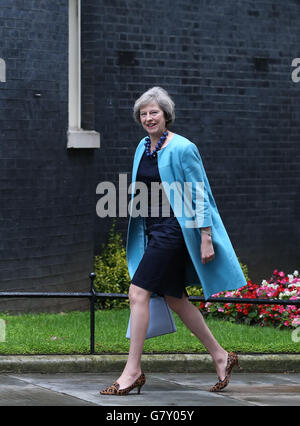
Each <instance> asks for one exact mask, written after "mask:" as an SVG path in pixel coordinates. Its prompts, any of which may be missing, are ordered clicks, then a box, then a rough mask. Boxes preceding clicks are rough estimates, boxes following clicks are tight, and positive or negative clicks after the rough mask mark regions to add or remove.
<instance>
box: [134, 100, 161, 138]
mask: <svg viewBox="0 0 300 426" xmlns="http://www.w3.org/2000/svg"><path fill="white" fill-rule="evenodd" d="M140 120H141V124H142V126H143V127H144V129H145V130H146V132H148V134H149V135H150V136H161V135H162V134H163V132H164V131H165V130H166V120H165V114H164V112H163V110H162V109H161V108H160V107H159V105H158V104H157V103H156V102H151V103H149V104H147V105H145V106H143V107H141V109H140Z"/></svg>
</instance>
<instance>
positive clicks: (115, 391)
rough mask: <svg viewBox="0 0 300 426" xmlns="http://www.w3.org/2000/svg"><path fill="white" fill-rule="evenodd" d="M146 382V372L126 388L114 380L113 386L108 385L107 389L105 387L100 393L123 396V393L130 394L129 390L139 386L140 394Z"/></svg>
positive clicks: (138, 391)
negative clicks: (122, 387) (121, 387)
mask: <svg viewBox="0 0 300 426" xmlns="http://www.w3.org/2000/svg"><path fill="white" fill-rule="evenodd" d="M145 383H146V377H145V374H144V373H142V374H141V375H140V376H139V377H138V378H137V379H136V381H135V382H134V383H133V384H132V385H130V386H128V387H127V388H125V389H120V385H119V383H118V382H114V383H113V384H112V385H111V386H109V387H107V388H106V389H103V390H102V391H100V392H99V393H100V395H117V396H118V395H119V396H123V395H128V394H129V392H130V391H132V389H134V388H137V393H138V394H139V393H140V392H141V388H142V386H144V384H145Z"/></svg>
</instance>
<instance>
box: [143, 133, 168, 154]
mask: <svg viewBox="0 0 300 426" xmlns="http://www.w3.org/2000/svg"><path fill="white" fill-rule="evenodd" d="M167 137H168V132H167V131H166V132H164V133H163V136H161V137H160V139H159V141H158V143H157V145H156V147H155V149H154V150H153V151H152V152H151V151H150V145H151V140H150V137H149V136H147V137H146V139H145V140H146V142H145V147H146V148H145V151H146V155H147V157H150V158H156V157H157V151H159V150H160V148H161V147H162V145H163V143H164V142H165V140H166V139H167Z"/></svg>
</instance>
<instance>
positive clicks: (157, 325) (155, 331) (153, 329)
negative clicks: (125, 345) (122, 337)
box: [126, 293, 177, 339]
mask: <svg viewBox="0 0 300 426" xmlns="http://www.w3.org/2000/svg"><path fill="white" fill-rule="evenodd" d="M149 312H150V317H149V325H148V330H147V334H146V339H150V338H151V337H157V336H162V335H163V334H169V333H175V331H177V329H176V326H175V321H174V318H173V315H172V312H171V309H170V308H169V305H168V304H167V302H166V301H165V299H164V298H163V297H161V296H158V295H157V294H154V293H153V294H152V296H151V297H150V302H149ZM130 320H131V316H130V317H129V323H128V327H127V333H126V338H127V339H130V322H131V321H130Z"/></svg>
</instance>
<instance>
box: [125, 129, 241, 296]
mask: <svg viewBox="0 0 300 426" xmlns="http://www.w3.org/2000/svg"><path fill="white" fill-rule="evenodd" d="M144 143H145V139H142V140H141V141H140V143H139V145H138V146H137V149H136V152H135V156H134V162H133V170H132V187H131V188H132V196H131V200H132V199H133V197H134V192H135V191H134V187H135V182H136V175H137V170H138V167H139V163H140V160H141V158H142V155H143V152H144V149H145V146H144ZM158 169H159V174H160V177H161V181H162V183H163V186H164V189H165V193H166V195H167V198H168V200H169V202H170V204H171V207H172V209H173V211H174V214H175V216H176V217H177V220H178V222H179V224H180V226H181V229H182V233H183V236H184V240H185V243H186V247H187V249H188V252H189V255H190V258H189V259H188V260H187V263H186V282H185V286H189V285H196V286H198V285H201V286H202V288H203V292H204V297H205V299H208V298H209V297H210V296H211V295H213V294H215V293H218V292H220V291H225V290H234V289H237V288H240V287H242V286H244V285H245V284H246V279H245V276H244V274H243V271H242V269H241V267H240V264H239V262H238V259H237V257H236V254H235V251H234V249H233V247H232V244H231V242H230V239H229V237H228V234H227V232H226V229H225V227H224V224H223V222H222V219H221V217H220V214H219V212H218V209H217V206H216V203H215V200H214V197H213V195H212V192H211V188H210V185H209V182H208V179H207V176H206V173H205V170H204V167H203V164H202V160H201V157H200V154H199V151H198V148H197V146H196V145H195V144H194V143H192V142H190V141H189V140H188V139H186V138H184V137H182V136H179V135H177V134H175V135H174V136H173V138H172V139H171V141H170V142H169V143H168V145H166V147H165V148H163V149H161V150H160V151H158ZM174 182H177V185H179V186H177V188H180V186H181V188H184V182H193V187H189V188H191V189H190V191H189V195H190V198H191V199H192V201H191V204H190V209H188V208H186V209H184V205H185V204H186V200H185V201H184V200H183V198H184V197H183V194H184V195H186V194H187V192H188V191H185V192H180V190H177V193H176V194H177V196H175V195H174V194H175V191H176V189H175V191H174V192H173V193H172V192H171V191H170V190H169V188H170V187H171V184H172V183H174ZM196 182H198V187H197V185H195V183H196ZM168 185H169V187H168ZM173 188H174V185H173ZM170 194H171V195H170ZM172 194H173V197H172ZM186 199H188V196H187V197H186ZM178 200H180V201H178ZM181 207H182V209H181V210H180V208H181ZM177 212H179V214H177ZM193 213H194V214H193ZM208 226H210V227H211V231H212V241H213V247H214V252H215V258H214V259H213V260H212V261H210V262H208V263H205V264H202V262H201V252H200V246H201V229H200V228H202V227H203V228H204V227H208ZM146 246H147V236H146V234H145V218H144V217H141V216H137V217H132V204H131V209H130V217H129V223H128V232H127V243H126V252H127V263H128V271H129V275H130V278H131V279H132V277H133V275H134V273H135V271H136V269H137V267H138V265H139V263H140V261H141V259H142V257H143V254H144V252H145V248H146Z"/></svg>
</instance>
